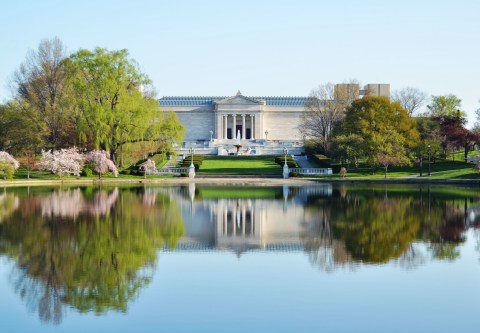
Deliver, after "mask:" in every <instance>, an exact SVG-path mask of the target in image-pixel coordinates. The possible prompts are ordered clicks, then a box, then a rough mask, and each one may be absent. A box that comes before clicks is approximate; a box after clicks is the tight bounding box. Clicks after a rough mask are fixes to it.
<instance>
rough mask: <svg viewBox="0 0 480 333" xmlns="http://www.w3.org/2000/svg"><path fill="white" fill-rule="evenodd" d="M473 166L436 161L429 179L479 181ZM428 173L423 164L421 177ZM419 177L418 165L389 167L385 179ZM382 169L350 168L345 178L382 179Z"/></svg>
mask: <svg viewBox="0 0 480 333" xmlns="http://www.w3.org/2000/svg"><path fill="white" fill-rule="evenodd" d="M473 166H474V165H473V164H471V163H466V162H463V161H455V162H453V161H451V160H445V161H437V162H436V163H431V165H430V172H431V176H430V178H435V179H480V174H479V173H478V172H477V171H475V170H474V169H473ZM427 173H428V164H427V163H425V162H424V163H423V177H422V178H426V177H428V176H427ZM419 175H420V166H419V165H418V164H416V165H413V166H408V167H390V168H388V173H387V178H406V177H414V176H419ZM384 176H385V175H384V169H383V168H377V170H376V172H375V173H372V169H371V168H369V167H365V166H364V165H362V166H361V167H359V168H358V169H355V168H353V167H350V169H348V172H347V176H346V178H348V179H383V178H384ZM325 177H328V178H335V179H336V178H340V176H339V175H338V174H335V175H332V176H323V177H322V178H325Z"/></svg>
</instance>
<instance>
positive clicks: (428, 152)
mask: <svg viewBox="0 0 480 333" xmlns="http://www.w3.org/2000/svg"><path fill="white" fill-rule="evenodd" d="M427 152H428V175H429V176H430V145H428V150H427Z"/></svg>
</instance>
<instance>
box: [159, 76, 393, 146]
mask: <svg viewBox="0 0 480 333" xmlns="http://www.w3.org/2000/svg"><path fill="white" fill-rule="evenodd" d="M345 86H348V87H349V88H352V86H353V88H354V89H355V91H358V97H361V96H362V95H364V94H366V93H365V92H366V91H368V92H369V95H379V96H380V95H381V96H386V95H388V96H389V95H390V86H389V85H388V84H369V85H367V86H365V88H364V89H362V90H361V89H359V86H358V85H345V84H343V85H342V84H340V85H336V88H339V87H345ZM307 99H308V97H266V96H262V97H250V96H244V95H242V93H241V92H240V91H238V92H237V94H236V95H234V96H231V97H225V96H224V97H220V96H216V97H185V96H180V97H170V96H168V97H163V98H161V99H160V107H161V109H162V110H164V111H173V112H175V113H176V115H177V117H178V119H179V120H180V122H181V123H182V124H183V125H184V126H185V128H186V136H185V138H184V142H183V143H182V144H181V148H183V149H188V148H191V147H193V148H196V149H197V152H198V153H205V154H218V155H226V154H229V153H231V152H232V149H233V145H234V144H235V143H241V144H242V145H243V146H244V147H245V148H247V147H248V148H249V151H253V152H254V153H257V154H261V153H263V154H268V153H272V154H275V153H278V150H279V149H280V148H281V147H287V148H289V149H290V150H291V151H292V153H296V152H298V151H301V150H302V148H303V140H304V138H303V135H302V133H301V131H300V125H301V122H302V115H303V114H304V112H308V111H306V109H305V103H306V102H307Z"/></svg>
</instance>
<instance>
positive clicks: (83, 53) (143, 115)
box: [70, 48, 184, 162]
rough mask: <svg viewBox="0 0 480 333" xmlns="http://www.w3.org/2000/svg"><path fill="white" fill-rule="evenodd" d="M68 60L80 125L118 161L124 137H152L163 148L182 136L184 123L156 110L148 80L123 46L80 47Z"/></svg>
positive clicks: (84, 134)
mask: <svg viewBox="0 0 480 333" xmlns="http://www.w3.org/2000/svg"><path fill="white" fill-rule="evenodd" d="M70 62H71V65H72V68H73V69H74V74H75V75H74V78H73V90H74V93H75V96H76V101H77V106H78V109H79V110H80V112H81V115H82V117H80V119H79V122H78V131H79V135H80V137H81V138H82V139H83V140H84V141H86V140H87V139H88V138H92V139H93V140H94V142H95V146H96V148H99V147H102V148H105V149H108V150H109V151H110V157H111V159H112V160H113V161H114V162H117V160H118V154H119V150H120V148H121V147H122V146H123V145H124V144H125V143H127V142H139V141H156V142H158V143H159V146H158V147H156V150H162V151H165V150H167V148H168V147H169V146H170V145H171V144H172V143H173V142H175V141H179V140H181V138H182V137H183V134H184V129H183V126H182V125H181V124H180V122H179V121H178V119H177V118H176V115H175V114H173V113H164V112H161V111H160V110H159V108H158V101H157V100H156V99H155V98H154V96H153V93H151V90H147V91H146V92H144V89H145V88H147V89H148V88H149V87H150V86H149V85H150V80H149V79H148V77H147V76H146V75H145V74H143V73H141V72H140V70H139V66H138V65H137V63H136V62H135V61H134V60H132V59H130V58H129V54H128V51H127V50H120V51H107V50H105V49H102V48H96V49H95V50H94V51H93V52H91V51H88V50H80V51H78V52H76V53H74V54H73V55H72V56H71V57H70ZM160 144H161V145H160Z"/></svg>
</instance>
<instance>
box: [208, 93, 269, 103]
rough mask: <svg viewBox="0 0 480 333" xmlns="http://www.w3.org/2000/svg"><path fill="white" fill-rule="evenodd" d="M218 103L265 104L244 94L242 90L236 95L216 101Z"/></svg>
mask: <svg viewBox="0 0 480 333" xmlns="http://www.w3.org/2000/svg"><path fill="white" fill-rule="evenodd" d="M216 103H217V104H223V105H261V104H263V102H262V101H258V100H256V99H253V98H249V97H246V96H243V95H242V93H241V92H240V91H239V92H237V94H236V95H235V96H232V97H228V98H225V99H222V100H219V101H216Z"/></svg>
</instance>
